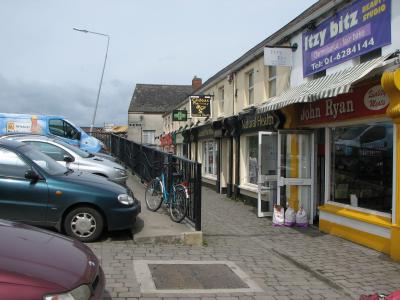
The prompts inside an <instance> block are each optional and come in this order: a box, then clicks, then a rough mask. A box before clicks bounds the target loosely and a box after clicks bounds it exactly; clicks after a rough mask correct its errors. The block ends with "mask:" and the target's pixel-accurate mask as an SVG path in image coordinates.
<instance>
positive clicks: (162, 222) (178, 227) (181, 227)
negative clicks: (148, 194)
mask: <svg viewBox="0 0 400 300" xmlns="http://www.w3.org/2000/svg"><path fill="white" fill-rule="evenodd" d="M127 184H128V185H129V186H130V187H131V188H132V190H133V191H134V194H135V197H136V198H137V199H139V200H140V201H141V204H142V212H141V213H140V215H139V216H138V218H137V223H136V226H135V230H134V231H133V238H134V241H135V243H138V244H140V243H159V242H164V243H176V242H183V240H184V234H185V233H188V234H190V233H191V232H193V231H194V229H193V227H192V226H190V225H189V224H187V223H186V222H182V223H175V222H172V221H171V219H170V216H169V212H168V210H167V209H162V208H160V209H159V210H158V211H157V212H152V211H150V210H148V209H147V207H146V203H145V189H144V188H143V184H142V183H141V182H140V180H139V178H138V177H136V176H129V177H128V180H127Z"/></svg>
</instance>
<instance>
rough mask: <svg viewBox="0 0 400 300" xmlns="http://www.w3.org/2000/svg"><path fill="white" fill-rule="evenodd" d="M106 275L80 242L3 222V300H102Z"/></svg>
mask: <svg viewBox="0 0 400 300" xmlns="http://www.w3.org/2000/svg"><path fill="white" fill-rule="evenodd" d="M104 286H105V279H104V273H103V270H102V268H101V267H100V264H99V261H98V259H97V258H96V256H95V255H94V254H93V252H92V251H91V250H90V249H89V248H88V247H87V246H86V245H84V244H82V243H81V242H79V241H77V240H74V239H71V238H68V237H65V236H62V235H59V234H56V233H53V232H50V231H46V230H43V229H38V228H35V227H31V226H28V225H24V224H21V223H14V222H8V221H3V220H0V299H7V300H25V299H29V300H36V299H37V300H58V299H71V300H73V299H84V300H87V299H91V300H92V299H102V297H103V292H104Z"/></svg>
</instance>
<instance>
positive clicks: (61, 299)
mask: <svg viewBox="0 0 400 300" xmlns="http://www.w3.org/2000/svg"><path fill="white" fill-rule="evenodd" d="M90 296H91V293H90V288H89V286H87V285H81V286H80V287H78V288H76V289H74V290H72V291H70V292H68V293H64V294H54V295H48V296H44V297H43V300H88V299H90Z"/></svg>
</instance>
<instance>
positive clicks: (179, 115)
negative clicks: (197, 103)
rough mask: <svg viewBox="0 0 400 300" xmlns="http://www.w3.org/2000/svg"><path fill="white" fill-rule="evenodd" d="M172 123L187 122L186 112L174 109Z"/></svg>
mask: <svg viewBox="0 0 400 300" xmlns="http://www.w3.org/2000/svg"><path fill="white" fill-rule="evenodd" d="M172 121H174V122H176V121H178V122H181V121H183V122H185V121H187V110H186V109H175V110H173V111H172Z"/></svg>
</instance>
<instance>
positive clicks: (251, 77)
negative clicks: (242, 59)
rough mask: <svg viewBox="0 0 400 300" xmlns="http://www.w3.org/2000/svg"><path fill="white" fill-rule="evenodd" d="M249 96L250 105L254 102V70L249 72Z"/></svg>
mask: <svg viewBox="0 0 400 300" xmlns="http://www.w3.org/2000/svg"><path fill="white" fill-rule="evenodd" d="M247 96H248V103H249V105H253V104H254V70H251V71H250V72H248V73H247Z"/></svg>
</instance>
